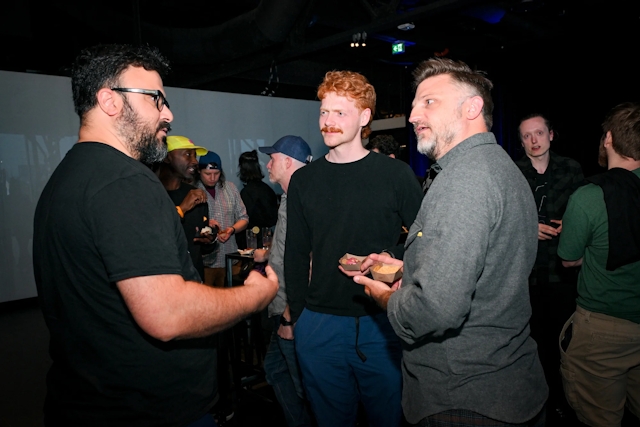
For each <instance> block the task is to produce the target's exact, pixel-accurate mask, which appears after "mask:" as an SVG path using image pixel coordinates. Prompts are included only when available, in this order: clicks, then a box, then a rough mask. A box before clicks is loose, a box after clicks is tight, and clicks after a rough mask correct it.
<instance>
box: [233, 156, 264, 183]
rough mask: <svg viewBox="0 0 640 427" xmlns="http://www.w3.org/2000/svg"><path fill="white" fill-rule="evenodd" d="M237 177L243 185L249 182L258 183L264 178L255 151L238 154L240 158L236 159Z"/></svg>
mask: <svg viewBox="0 0 640 427" xmlns="http://www.w3.org/2000/svg"><path fill="white" fill-rule="evenodd" d="M238 177H239V178H240V181H242V182H244V183H245V184H246V183H247V182H249V181H260V180H261V179H262V178H264V174H263V173H262V170H261V169H260V162H259V161H258V152H257V151H256V150H252V151H246V152H244V153H242V154H240V158H239V159H238Z"/></svg>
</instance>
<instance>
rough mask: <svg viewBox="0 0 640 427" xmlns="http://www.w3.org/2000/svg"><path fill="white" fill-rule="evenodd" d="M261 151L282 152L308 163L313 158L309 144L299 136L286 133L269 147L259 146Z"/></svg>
mask: <svg viewBox="0 0 640 427" xmlns="http://www.w3.org/2000/svg"><path fill="white" fill-rule="evenodd" d="M258 150H260V152H261V153H265V154H273V153H282V154H284V155H285V156H289V157H293V158H294V159H296V160H298V161H300V162H302V163H310V162H311V160H313V156H312V155H311V148H309V144H307V143H306V141H305V140H304V139H302V138H300V137H299V136H293V135H287V136H283V137H282V138H280V139H279V140H277V141H276V143H275V144H273V146H271V147H259V148H258Z"/></svg>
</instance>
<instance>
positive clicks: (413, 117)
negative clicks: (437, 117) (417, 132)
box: [409, 108, 418, 124]
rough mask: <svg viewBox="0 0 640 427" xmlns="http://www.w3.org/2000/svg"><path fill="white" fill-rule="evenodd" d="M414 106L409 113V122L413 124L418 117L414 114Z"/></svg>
mask: <svg viewBox="0 0 640 427" xmlns="http://www.w3.org/2000/svg"><path fill="white" fill-rule="evenodd" d="M414 111H415V108H412V109H411V114H410V115H409V123H411V124H415V123H416V122H417V121H418V118H417V117H416V116H415V115H414Z"/></svg>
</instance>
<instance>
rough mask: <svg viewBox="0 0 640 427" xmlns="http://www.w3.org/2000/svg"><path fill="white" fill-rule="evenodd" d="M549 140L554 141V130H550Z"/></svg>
mask: <svg viewBox="0 0 640 427" xmlns="http://www.w3.org/2000/svg"><path fill="white" fill-rule="evenodd" d="M549 141H553V131H552V130H550V131H549Z"/></svg>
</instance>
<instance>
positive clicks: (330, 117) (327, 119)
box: [324, 113, 336, 126]
mask: <svg viewBox="0 0 640 427" xmlns="http://www.w3.org/2000/svg"><path fill="white" fill-rule="evenodd" d="M335 122H336V121H335V120H334V118H333V115H332V114H331V113H328V114H327V115H326V116H324V124H325V126H331V125H334V124H335Z"/></svg>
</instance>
